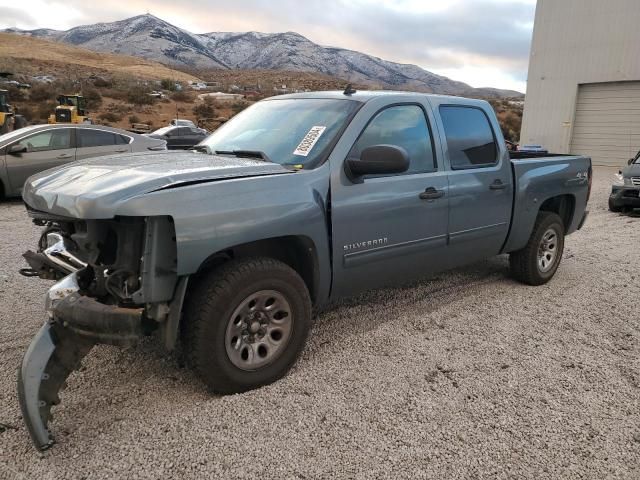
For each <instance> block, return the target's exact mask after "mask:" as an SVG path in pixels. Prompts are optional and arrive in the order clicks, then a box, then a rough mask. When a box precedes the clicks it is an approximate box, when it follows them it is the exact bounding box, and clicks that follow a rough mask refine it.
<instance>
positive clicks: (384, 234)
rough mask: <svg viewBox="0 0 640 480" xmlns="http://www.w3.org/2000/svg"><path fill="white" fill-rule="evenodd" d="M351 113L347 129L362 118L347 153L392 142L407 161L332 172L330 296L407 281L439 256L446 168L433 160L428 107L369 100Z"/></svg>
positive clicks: (443, 235) (433, 264) (433, 266)
mask: <svg viewBox="0 0 640 480" xmlns="http://www.w3.org/2000/svg"><path fill="white" fill-rule="evenodd" d="M382 100H384V99H381V101H382ZM358 118H359V119H358V120H356V121H354V122H352V125H354V127H353V128H354V129H355V128H357V127H356V126H355V125H360V124H362V122H363V121H367V122H368V123H365V124H364V125H363V127H360V128H362V130H360V131H359V132H358V133H357V135H358V137H357V139H356V140H355V143H354V144H353V145H352V146H351V147H350V151H349V153H348V154H347V158H349V157H359V156H360V153H361V152H362V151H363V150H364V149H365V148H367V147H370V146H374V145H381V144H386V145H394V146H397V147H401V148H403V149H404V150H406V152H407V153H408V154H409V162H410V167H409V170H408V171H406V172H403V173H400V174H393V175H366V176H363V177H360V178H358V179H355V180H354V181H352V180H349V179H348V178H347V177H345V175H344V167H343V165H344V164H343V163H342V164H341V171H340V172H339V175H338V176H335V175H333V176H332V183H331V218H332V224H333V231H332V237H333V265H334V277H333V278H334V284H333V287H332V290H333V294H334V295H336V296H343V295H350V294H353V293H356V292H358V291H362V290H366V289H369V288H375V287H379V286H384V285H392V284H398V283H405V282H408V281H411V280H412V279H414V278H416V277H420V276H423V275H425V274H427V273H429V272H432V271H434V270H438V269H439V268H440V267H441V265H442V261H443V260H444V259H445V257H446V253H445V252H446V247H447V246H446V239H447V221H448V220H447V217H448V196H447V189H448V185H447V172H446V171H445V170H444V168H442V165H441V164H440V163H439V162H438V159H437V155H436V152H435V146H434V139H433V134H432V128H431V125H432V123H431V119H430V111H429V109H428V108H427V106H426V105H423V104H421V103H419V102H416V103H407V104H396V105H389V106H385V107H383V108H382V109H378V107H377V106H376V105H375V104H368V105H366V106H365V107H363V108H362V109H361V111H360V112H359V114H358ZM360 119H362V120H360ZM365 119H366V120H365ZM343 161H344V160H343ZM426 190H428V191H429V192H431V194H430V198H427V197H426V196H425V195H424V194H425V191H426Z"/></svg>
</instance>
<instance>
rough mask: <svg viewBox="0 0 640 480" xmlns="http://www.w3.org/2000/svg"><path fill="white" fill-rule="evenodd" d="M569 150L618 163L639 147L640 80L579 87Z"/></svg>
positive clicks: (603, 162)
mask: <svg viewBox="0 0 640 480" xmlns="http://www.w3.org/2000/svg"><path fill="white" fill-rule="evenodd" d="M573 125H574V127H573V136H572V138H571V153H573V154H582V155H588V156H590V157H591V159H592V161H593V164H594V165H611V166H616V167H621V166H623V165H626V164H627V160H629V158H631V157H633V156H635V154H636V152H637V151H638V150H640V82H610V83H592V84H585V85H580V86H579V87H578V100H577V103H576V117H575V120H574V122H573Z"/></svg>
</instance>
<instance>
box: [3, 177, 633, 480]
mask: <svg viewBox="0 0 640 480" xmlns="http://www.w3.org/2000/svg"><path fill="white" fill-rule="evenodd" d="M612 173H613V170H611V169H604V168H603V169H596V176H595V182H594V191H593V195H592V200H591V202H590V207H589V208H590V210H591V216H590V217H589V220H588V222H587V224H586V225H585V227H584V228H583V230H582V231H580V232H578V233H577V234H575V235H572V236H570V237H568V239H567V242H566V249H565V254H564V259H563V262H562V265H561V266H560V270H559V271H558V273H557V275H556V277H555V279H554V280H553V281H552V282H550V283H549V284H547V285H545V286H541V287H529V286H525V285H521V284H518V283H515V282H514V281H513V280H511V279H509V278H508V276H507V260H506V257H499V258H495V259H491V260H488V261H485V262H482V263H479V264H476V265H473V266H472V267H470V268H466V269H461V270H456V271H454V272H449V273H444V274H441V275H439V276H437V277H436V278H433V279H431V280H430V281H427V282H423V283H420V284H416V285H414V286H412V287H410V288H406V289H390V290H382V291H376V292H372V293H368V294H366V295H362V296H360V297H358V298H355V299H351V300H349V301H346V302H343V303H341V304H340V305H338V306H336V307H335V308H334V309H332V310H331V311H329V312H326V313H324V314H322V315H320V316H319V318H318V319H317V322H316V325H315V327H314V330H313V334H312V336H311V340H310V342H309V344H308V346H307V349H306V351H305V353H304V355H303V357H302V359H301V360H300V361H299V362H298V364H297V366H296V367H295V368H294V370H293V371H292V372H291V373H290V374H289V375H288V376H287V377H286V378H284V379H283V380H281V381H279V382H277V383H276V384H274V385H271V386H268V387H265V388H262V389H260V390H257V391H253V392H249V393H245V394H241V395H235V396H230V397H217V396H210V395H209V394H208V393H207V391H206V390H205V388H204V386H203V385H202V384H201V383H200V382H199V381H198V380H197V379H196V378H195V376H194V375H193V374H192V373H191V372H190V371H188V370H186V369H183V368H180V366H179V365H178V362H177V361H176V358H175V357H174V356H170V355H166V354H165V353H163V352H162V350H161V349H160V348H159V347H157V346H156V344H155V343H154V342H153V341H152V340H148V341H145V342H144V343H142V344H141V345H139V346H137V347H136V348H132V349H127V350H121V349H117V348H112V347H106V346H101V347H96V348H95V349H94V350H93V351H92V352H91V353H90V354H89V356H88V357H87V358H86V359H85V360H84V368H83V369H82V370H81V371H79V372H76V373H74V374H73V375H72V376H71V377H70V379H69V387H68V388H67V389H66V390H65V391H64V392H63V394H62V404H61V405H60V406H59V407H57V408H55V409H54V415H55V418H54V424H53V428H54V430H55V433H56V434H57V439H58V444H57V445H56V446H55V447H54V448H53V449H51V450H50V451H48V452H45V453H43V454H42V453H37V452H36V451H35V450H34V449H33V448H32V446H31V444H30V441H29V439H28V435H27V432H26V430H25V428H24V426H23V424H22V420H21V416H20V411H19V407H18V401H17V398H16V391H15V390H16V389H15V377H16V367H17V365H18V364H19V362H20V359H21V357H22V355H23V353H24V351H25V349H26V347H27V345H28V344H29V341H30V340H31V338H32V336H33V335H34V334H35V332H36V331H37V329H38V327H39V326H40V324H41V323H42V321H43V312H42V296H43V294H44V292H45V290H46V288H48V285H49V282H46V281H42V280H38V279H29V278H24V277H21V276H20V275H19V274H18V273H17V270H18V268H20V267H21V266H22V260H21V257H20V254H21V253H22V252H23V251H24V250H26V249H27V248H33V246H34V245H35V242H36V239H37V235H38V230H37V229H36V228H35V227H34V226H32V225H31V224H30V223H29V221H28V220H27V218H26V216H25V213H24V209H23V207H22V205H21V204H20V203H19V202H6V201H5V202H3V203H0V231H2V232H4V233H3V235H4V241H3V244H2V247H1V249H0V265H2V270H1V271H0V307H1V311H0V423H3V424H6V427H4V428H0V432H1V433H0V479H5V478H8V479H14V478H16V479H21V478H38V479H58V478H65V479H66V478H91V479H94V478H99V479H103V478H154V479H157V478H256V477H261V478H367V479H368V478H414V477H415V478H434V479H443V478H535V479H558V478H593V479H603V478H636V479H637V478H640V389H639V388H640V361H639V357H638V353H639V351H640V348H639V347H640V344H639V339H640V318H639V317H638V308H637V305H638V301H639V299H640V286H639V285H640V282H639V281H638V276H639V275H640V269H639V268H638V267H639V266H640V249H639V248H638V238H639V235H638V233H639V231H640V219H636V218H630V217H626V216H621V215H617V214H612V213H609V212H608V211H607V210H606V198H607V193H608V188H609V181H610V178H611V174H612Z"/></svg>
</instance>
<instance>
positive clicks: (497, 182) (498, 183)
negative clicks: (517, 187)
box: [489, 178, 507, 190]
mask: <svg viewBox="0 0 640 480" xmlns="http://www.w3.org/2000/svg"><path fill="white" fill-rule="evenodd" d="M505 188H507V185H506V184H505V183H502V180H500V179H499V178H496V179H495V180H494V181H493V183H492V184H491V185H489V189H491V190H504V189H505Z"/></svg>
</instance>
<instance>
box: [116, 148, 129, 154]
mask: <svg viewBox="0 0 640 480" xmlns="http://www.w3.org/2000/svg"><path fill="white" fill-rule="evenodd" d="M126 151H127V149H126V148H122V149H120V150H116V153H124V152H126Z"/></svg>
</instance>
